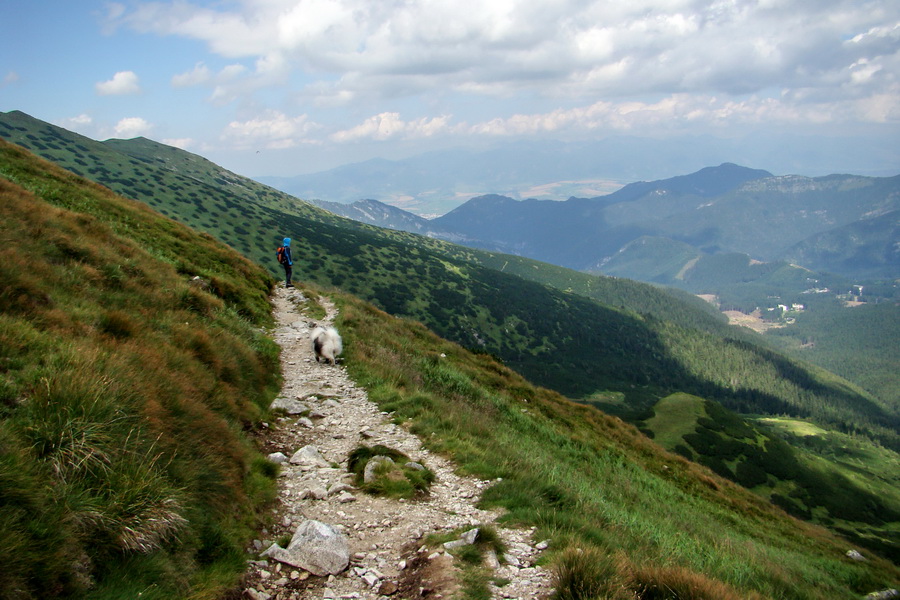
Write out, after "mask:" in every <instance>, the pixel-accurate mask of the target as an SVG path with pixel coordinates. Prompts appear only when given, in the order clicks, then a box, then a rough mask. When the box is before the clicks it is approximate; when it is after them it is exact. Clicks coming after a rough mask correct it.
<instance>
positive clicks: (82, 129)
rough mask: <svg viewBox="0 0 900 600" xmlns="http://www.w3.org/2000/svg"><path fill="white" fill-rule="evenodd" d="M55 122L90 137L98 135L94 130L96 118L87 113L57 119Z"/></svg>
mask: <svg viewBox="0 0 900 600" xmlns="http://www.w3.org/2000/svg"><path fill="white" fill-rule="evenodd" d="M55 124H56V125H59V126H60V127H63V128H64V129H68V130H70V131H75V132H77V133H80V134H82V135H86V136H89V137H90V136H92V135H96V131H94V119H93V118H92V117H91V116H90V115H88V114H86V113H82V114H80V115H78V116H75V117H69V118H67V119H61V120H59V121H56V122H55Z"/></svg>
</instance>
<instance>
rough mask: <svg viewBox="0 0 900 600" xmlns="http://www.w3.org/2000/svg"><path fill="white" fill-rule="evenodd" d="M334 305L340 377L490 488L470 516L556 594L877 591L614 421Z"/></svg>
mask: <svg viewBox="0 0 900 600" xmlns="http://www.w3.org/2000/svg"><path fill="white" fill-rule="evenodd" d="M336 299H337V300H338V304H339V307H340V313H341V314H340V317H339V319H338V321H337V323H338V325H339V327H340V329H341V331H342V332H344V333H345V336H346V337H347V339H349V340H351V343H349V344H348V346H347V368H348V371H349V372H350V373H351V375H353V377H354V378H355V379H356V380H357V381H358V382H359V383H360V384H362V385H364V386H365V387H366V388H367V389H368V390H369V397H370V398H371V399H372V400H373V401H375V402H377V403H378V405H379V406H380V407H381V409H382V410H383V411H386V412H388V413H389V414H391V415H392V416H393V420H394V422H395V423H398V424H401V425H402V426H403V427H404V428H407V429H409V430H410V431H412V432H414V433H416V434H418V435H419V436H421V438H422V439H423V441H424V443H425V445H426V447H428V448H429V449H430V450H432V451H434V452H437V453H440V454H441V455H445V456H449V457H452V459H453V460H454V461H456V462H457V463H458V464H459V466H460V469H461V470H462V472H464V473H466V474H471V475H474V476H476V477H479V478H481V479H484V480H488V481H491V482H492V484H491V485H490V486H489V487H488V488H487V489H486V491H485V492H484V493H483V496H482V500H481V503H480V506H481V508H493V507H499V508H502V509H504V510H505V511H506V516H505V517H504V518H503V519H502V521H503V522H504V523H505V524H507V525H521V526H526V527H527V526H534V527H536V528H537V531H536V532H535V535H534V539H538V540H540V539H548V538H549V540H550V544H549V546H550V553H551V557H550V564H551V565H553V568H554V571H555V573H556V574H557V579H556V581H557V585H558V587H557V593H559V594H561V595H560V596H558V597H560V598H583V597H605V598H622V599H623V600H624V598H635V597H637V598H642V599H643V598H647V599H649V598H657V597H660V596H658V594H659V590H661V589H668V590H672V591H675V590H677V592H675V593H677V594H678V597H691V598H706V599H709V600H713V599H716V600H725V599H730V598H735V599H737V598H784V599H788V598H791V599H804V598H818V597H821V598H833V597H854V596H858V595H861V594H862V593H865V590H866V589H869V588H871V587H872V586H873V585H874V586H875V588H878V589H881V585H882V581H885V580H882V581H876V580H871V579H870V580H869V581H867V582H865V583H860V585H858V586H857V585H856V584H852V585H851V587H849V588H848V587H846V583H838V582H839V581H844V582H847V581H848V580H847V579H845V578H846V577H857V576H858V575H860V574H861V573H859V572H858V571H857V573H856V574H854V575H851V572H850V571H848V570H847V569H848V568H851V569H853V570H856V569H859V568H860V567H862V568H870V567H872V566H874V563H879V561H874V562H873V563H859V564H856V563H853V562H852V561H847V560H846V558H844V559H841V560H839V561H837V562H835V561H833V560H832V559H830V558H829V555H832V556H835V555H837V554H843V546H842V545H841V543H840V542H839V543H837V545H832V543H831V542H828V541H826V538H823V537H821V535H822V534H821V532H820V531H818V530H816V529H814V528H810V527H809V526H808V525H805V524H803V523H801V522H800V521H796V520H793V519H785V518H784V516H783V513H782V512H781V511H780V509H777V508H775V507H773V506H772V505H771V504H768V503H765V502H762V501H760V500H759V499H758V498H757V497H755V496H753V495H751V494H748V493H747V492H746V491H745V490H744V489H743V488H740V487H738V486H735V485H733V484H731V483H729V482H726V481H724V480H722V479H719V478H718V477H717V476H715V475H713V474H712V473H710V472H709V471H707V470H705V469H703V468H701V467H699V466H697V465H696V464H694V463H690V462H688V461H686V460H683V459H682V458H680V457H678V456H676V455H673V454H668V453H666V452H664V451H662V450H661V449H660V447H659V446H656V445H655V444H652V443H650V442H649V441H648V440H647V439H646V438H644V437H643V436H641V435H640V434H638V432H637V431H635V430H634V429H632V428H631V427H629V426H626V425H624V424H622V422H621V421H619V420H618V419H615V418H611V417H608V416H606V415H603V414H602V413H600V412H598V411H595V410H593V409H591V408H590V407H586V406H584V405H581V404H576V403H572V402H570V401H568V400H566V399H564V398H562V397H560V396H559V395H558V394H555V393H553V392H551V391H548V390H546V389H539V388H534V387H532V386H531V385H530V384H528V383H527V382H526V381H525V380H523V379H522V378H521V377H519V376H518V375H517V374H516V373H514V372H513V371H510V370H509V369H507V368H505V367H504V366H503V365H501V364H499V363H497V362H496V361H495V360H494V359H492V358H491V357H487V356H484V355H477V354H472V353H469V352H466V351H464V350H463V349H461V348H459V347H458V346H456V345H453V344H450V343H447V342H446V341H444V340H440V339H438V338H436V337H435V336H434V335H433V334H432V333H430V332H429V331H427V330H426V329H424V328H423V327H421V326H420V325H418V324H415V323H412V322H409V321H406V320H398V319H391V318H387V316H386V315H385V314H384V313H382V312H381V311H378V310H375V309H373V308H372V307H371V306H368V305H365V304H364V303H362V302H360V301H359V300H357V299H354V298H349V297H346V296H343V295H339V296H337V297H336ZM524 448H527V449H528V451H523V449H524ZM575 548H578V549H579V550H575ZM828 548H831V549H830V550H829V549H828ZM579 556H583V557H584V560H583V561H580V562H579V561H578V557H579ZM879 564H885V565H886V563H879ZM890 569H892V570H893V569H895V567H890ZM892 572H896V571H892ZM895 578H896V575H889V576H888V579H887V580H886V581H890V582H893V581H895ZM889 585H893V583H890V584H889ZM854 587H855V588H856V589H854ZM873 589H874V588H873ZM579 590H580V591H579ZM566 594H568V595H566ZM663 597H671V596H663Z"/></svg>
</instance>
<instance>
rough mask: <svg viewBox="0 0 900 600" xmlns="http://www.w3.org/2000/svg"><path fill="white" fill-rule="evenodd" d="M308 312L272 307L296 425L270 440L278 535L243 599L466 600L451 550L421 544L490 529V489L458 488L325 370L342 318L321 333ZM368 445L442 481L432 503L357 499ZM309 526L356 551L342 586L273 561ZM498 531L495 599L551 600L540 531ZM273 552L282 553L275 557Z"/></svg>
mask: <svg viewBox="0 0 900 600" xmlns="http://www.w3.org/2000/svg"><path fill="white" fill-rule="evenodd" d="M303 300H305V299H304V298H303V296H302V293H301V292H300V291H299V290H296V289H285V288H282V287H279V289H278V291H277V292H276V296H275V299H274V304H275V316H276V319H277V322H278V327H277V330H276V332H275V338H276V341H277V342H278V343H279V344H280V345H281V348H282V367H283V371H284V377H285V379H284V387H283V389H282V392H281V394H280V397H279V398H278V399H276V403H277V406H280V407H282V408H284V409H285V410H286V411H287V412H288V415H287V416H286V417H280V418H278V419H277V422H276V423H271V424H270V427H269V429H268V431H267V433H266V434H265V436H264V438H263V442H264V444H265V447H266V452H267V453H270V460H276V461H283V462H282V471H281V477H280V478H279V485H278V500H277V501H276V508H275V509H274V510H275V515H274V522H275V524H276V525H275V527H274V531H264V532H262V534H261V537H263V538H266V539H260V540H256V541H255V542H254V546H255V547H254V550H255V551H256V552H258V553H259V558H258V559H257V560H254V561H252V562H251V563H250V568H249V570H248V573H247V577H246V582H245V587H244V597H247V598H252V599H254V600H260V599H268V600H272V599H278V600H288V599H290V600H300V599H312V598H316V599H328V598H334V599H338V598H346V599H350V598H360V599H373V600H374V599H388V598H453V597H460V593H461V592H460V589H459V587H458V580H457V578H456V577H455V573H456V567H455V565H454V560H455V559H454V558H453V556H452V555H451V554H450V553H448V552H447V551H446V550H444V549H443V548H439V549H435V548H431V547H426V546H425V544H424V541H425V538H426V536H428V535H429V534H432V533H440V532H446V531H447V530H452V529H457V528H466V529H469V528H473V527H478V526H479V525H485V524H493V522H494V521H495V519H496V518H497V517H498V516H499V513H498V512H496V511H484V510H480V509H478V508H476V507H475V503H476V502H477V500H478V498H479V496H480V494H481V492H482V490H484V489H485V488H486V487H487V486H489V485H490V482H487V481H480V480H477V479H473V478H469V477H460V476H458V475H457V474H456V473H455V472H454V465H453V464H452V463H450V462H449V461H447V460H445V459H444V458H443V457H441V456H438V455H436V454H433V453H430V452H428V451H427V450H426V449H424V448H423V447H422V445H421V443H420V441H419V439H418V438H417V437H416V436H414V435H413V434H411V433H409V432H408V431H406V430H405V429H404V428H402V427H399V426H397V425H394V424H393V423H391V421H390V419H389V417H388V415H387V414H385V413H382V412H380V411H379V410H378V408H377V407H376V406H375V405H374V404H373V403H371V402H370V401H369V400H368V397H367V395H366V391H365V390H364V389H361V388H359V387H357V386H356V385H355V384H354V382H353V381H352V380H351V379H350V378H349V376H348V375H347V373H346V371H345V370H344V368H343V367H341V366H340V364H338V366H331V365H325V364H323V363H317V362H316V360H315V358H314V356H313V353H312V350H311V347H310V341H309V332H310V329H311V327H313V326H314V325H327V324H330V323H331V322H332V321H333V319H334V317H335V309H334V306H333V305H332V304H330V303H329V302H328V301H327V300H325V299H321V298H320V299H319V302H321V303H322V305H323V306H325V308H326V311H327V316H326V317H325V319H323V320H321V321H316V320H314V319H311V318H309V317H307V316H306V315H304V314H302V313H301V312H300V309H298V305H302V301H303ZM363 444H364V445H367V446H373V445H375V444H383V445H385V446H388V447H390V448H394V449H397V450H400V451H402V452H403V453H405V454H406V455H408V456H409V457H411V458H412V460H415V461H417V462H419V463H421V464H423V465H425V466H427V467H428V468H429V469H431V470H432V471H433V472H434V473H435V475H436V479H435V482H434V483H433V484H432V486H431V489H430V494H429V496H428V497H427V498H426V499H424V500H415V501H404V500H395V499H388V498H383V497H376V496H371V495H369V494H366V493H364V492H362V491H360V490H357V489H355V488H354V487H353V479H352V477H351V476H350V475H349V474H348V472H347V458H348V455H349V454H350V452H351V451H353V450H354V449H355V448H357V447H358V446H360V445H363ZM301 449H302V450H303V451H302V452H299V451H300V450H301ZM309 520H313V521H317V522H321V523H325V524H327V525H329V526H330V527H331V528H332V529H333V530H336V531H337V532H339V536H340V537H342V538H343V542H345V543H346V545H347V546H348V550H349V564H348V565H347V567H346V568H345V569H343V570H341V571H340V572H338V573H337V574H324V575H322V576H316V575H314V574H312V573H310V572H309V571H307V570H305V569H302V568H299V567H297V566H291V565H290V564H287V563H286V562H282V561H281V560H275V559H274V558H272V557H273V556H279V558H280V559H283V556H282V555H281V554H279V552H281V550H280V546H287V543H288V540H290V538H291V536H292V535H293V534H294V532H295V531H296V530H297V528H298V527H300V526H301V525H302V524H304V523H305V522H307V521H309ZM494 527H495V529H496V531H497V532H498V534H499V535H500V537H501V538H502V539H503V541H504V543H505V544H506V547H507V549H508V552H507V554H506V556H503V557H500V558H499V560H496V559H494V560H491V559H492V558H493V557H490V556H489V557H488V559H489V560H488V562H489V563H491V562H492V563H493V564H492V565H491V566H492V567H493V568H494V570H495V573H494V574H495V580H496V581H498V582H500V583H502V584H503V585H502V587H496V586H494V585H493V584H492V585H491V597H492V598H498V599H499V598H521V599H523V600H524V599H535V598H544V597H547V596H548V595H549V594H550V592H551V591H552V590H551V581H550V573H549V572H548V571H546V570H545V569H543V568H541V567H540V566H535V564H534V563H535V560H536V559H537V558H538V555H539V553H540V548H543V547H546V546H545V545H544V544H542V543H540V542H539V540H533V539H532V534H533V531H530V530H516V529H506V528H502V527H499V526H497V525H494ZM343 542H342V543H343ZM273 543H279V544H280V546H276V547H275V550H274V551H273V550H272V548H273V547H272V544H273ZM267 550H268V552H267ZM267 555H268V557H267ZM506 582H508V583H506Z"/></svg>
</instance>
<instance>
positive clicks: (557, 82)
mask: <svg viewBox="0 0 900 600" xmlns="http://www.w3.org/2000/svg"><path fill="white" fill-rule="evenodd" d="M0 9H2V13H0V14H2V15H3V18H2V20H0V110H2V111H7V110H22V111H24V112H26V113H29V114H31V115H32V116H35V117H37V118H39V119H43V120H45V121H49V122H52V123H55V124H58V125H61V126H63V127H66V128H68V129H72V130H74V131H77V132H79V133H82V134H84V135H87V136H89V137H91V138H94V139H107V138H110V137H119V138H130V137H135V136H138V135H144V136H146V137H149V138H151V139H154V140H157V141H161V142H164V143H169V144H172V145H176V146H179V147H182V148H185V149H186V150H190V151H192V152H196V153H198V154H200V155H202V156H205V157H207V158H210V159H211V160H213V161H215V162H218V163H220V164H222V165H223V166H226V167H227V168H229V169H231V170H234V171H236V172H238V173H241V174H243V175H248V176H263V175H293V174H298V173H305V172H311V171H316V170H321V169H325V168H330V167H333V166H337V165H339V164H344V163H348V162H354V161H358V160H363V159H366V158H371V157H385V158H400V157H404V156H408V155H412V154H414V153H417V152H422V151H427V150H432V149H442V148H452V147H465V146H473V147H488V146H490V145H492V144H501V143H508V142H515V141H517V140H529V141H531V140H540V139H558V140H585V139H587V140H598V139H605V138H608V137H615V136H622V135H628V136H638V137H644V138H648V140H649V141H648V143H652V139H655V138H656V139H658V138H678V137H679V136H686V135H691V136H701V137H700V138H694V142H692V143H694V144H702V143H703V142H702V141H698V139H699V140H702V139H704V138H703V137H702V136H707V137H708V139H727V140H730V141H731V144H730V147H734V145H735V142H737V143H740V142H741V140H745V139H746V140H747V142H746V143H747V144H754V145H755V147H754V149H753V150H754V152H753V153H750V154H752V155H753V156H757V157H763V158H760V159H758V161H757V164H748V165H746V166H750V167H755V168H766V169H769V170H771V171H773V172H776V173H777V172H784V168H783V167H782V168H779V165H777V164H760V163H764V162H765V160H764V157H765V156H766V147H765V144H772V145H776V146H779V145H781V144H784V143H793V144H794V146H795V147H796V150H795V151H794V153H795V154H796V155H797V160H796V161H795V165H796V166H797V167H798V168H801V169H804V172H803V174H807V175H820V174H825V173H828V172H833V171H835V170H842V171H844V172H858V173H865V174H881V175H886V174H897V173H900V150H898V148H900V2H897V1H896V0H872V1H867V0H629V1H628V2H625V1H612V0H215V1H213V0H209V1H205V0H178V1H175V2H171V1H158V2H144V1H140V0H125V1H120V2H100V1H95V0H78V1H72V0H0ZM798 140H802V142H801V141H798ZM773 149H774V148H773ZM823 149H827V151H826V150H823ZM690 151H691V148H689V147H686V148H685V152H690ZM773 154H774V153H773ZM728 160H734V157H733V156H722V157H721V161H723V162H724V161H728ZM675 174H678V173H659V177H664V176H671V175H675Z"/></svg>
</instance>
